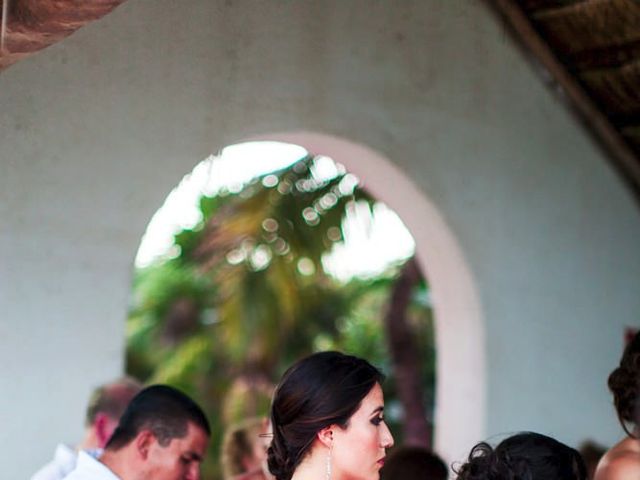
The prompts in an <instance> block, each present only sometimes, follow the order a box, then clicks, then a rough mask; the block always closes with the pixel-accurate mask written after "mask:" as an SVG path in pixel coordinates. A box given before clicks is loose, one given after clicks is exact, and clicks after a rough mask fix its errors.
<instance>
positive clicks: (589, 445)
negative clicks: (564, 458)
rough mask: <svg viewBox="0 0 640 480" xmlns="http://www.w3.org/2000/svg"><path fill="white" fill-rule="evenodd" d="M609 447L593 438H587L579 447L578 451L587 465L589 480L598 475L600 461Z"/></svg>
mask: <svg viewBox="0 0 640 480" xmlns="http://www.w3.org/2000/svg"><path fill="white" fill-rule="evenodd" d="M606 451H607V449H606V448H605V447H603V446H602V445H600V444H598V443H596V442H594V441H593V440H585V441H584V442H582V443H581V444H580V446H579V447H578V452H580V455H582V459H583V460H584V464H585V466H586V467H587V476H588V477H589V480H593V479H594V478H595V475H596V468H597V466H598V462H600V459H601V458H602V456H603V455H604V454H605V452H606Z"/></svg>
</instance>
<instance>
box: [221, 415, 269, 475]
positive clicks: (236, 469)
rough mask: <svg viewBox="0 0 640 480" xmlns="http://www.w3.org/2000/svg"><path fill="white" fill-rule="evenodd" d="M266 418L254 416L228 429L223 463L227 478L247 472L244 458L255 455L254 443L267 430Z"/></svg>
mask: <svg viewBox="0 0 640 480" xmlns="http://www.w3.org/2000/svg"><path fill="white" fill-rule="evenodd" d="M265 422H266V419H265V418H263V417H253V418H248V419H246V420H243V421H242V422H238V423H236V424H234V425H232V426H231V427H229V429H228V430H227V431H226V433H225V435H224V439H223V441H222V448H221V458H220V460H221V462H220V463H221V464H222V473H223V477H224V478H225V479H229V478H232V477H234V476H236V475H239V474H241V473H245V466H244V463H243V460H244V459H245V458H247V457H253V454H254V451H253V448H254V445H255V444H256V442H257V441H258V440H259V435H260V434H261V433H264V431H265Z"/></svg>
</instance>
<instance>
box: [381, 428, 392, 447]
mask: <svg viewBox="0 0 640 480" xmlns="http://www.w3.org/2000/svg"><path fill="white" fill-rule="evenodd" d="M381 440H382V447H383V448H391V447H393V435H391V431H390V430H389V427H387V424H386V423H385V424H384V430H383V431H382V438H381Z"/></svg>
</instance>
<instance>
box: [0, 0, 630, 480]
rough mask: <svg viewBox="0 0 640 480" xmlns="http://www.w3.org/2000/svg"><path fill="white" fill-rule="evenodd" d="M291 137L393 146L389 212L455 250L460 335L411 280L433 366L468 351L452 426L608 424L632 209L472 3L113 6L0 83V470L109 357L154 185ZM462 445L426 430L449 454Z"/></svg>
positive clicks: (66, 435) (41, 442)
mask: <svg viewBox="0 0 640 480" xmlns="http://www.w3.org/2000/svg"><path fill="white" fill-rule="evenodd" d="M298 130H305V131H311V132H318V133H322V134H329V135H333V136H337V137H341V138H346V139H349V140H350V141H351V142H354V143H355V144H359V145H363V146H366V147H368V148H370V149H372V150H373V151H375V152H377V153H378V154H379V155H380V156H382V157H386V158H388V159H390V160H391V161H392V162H393V163H394V168H395V169H396V170H398V171H399V172H401V173H403V175H404V176H405V177H406V178H410V179H411V182H412V185H415V187H416V189H417V191H419V192H420V193H421V194H422V195H423V196H424V202H422V203H420V202H419V203H416V204H413V205H411V204H405V203H403V202H398V205H395V208H396V209H397V210H398V211H399V213H400V215H401V216H402V217H403V218H405V219H406V218H407V217H410V218H411V219H412V220H411V222H410V223H411V224H412V225H416V224H417V223H419V221H418V220H417V218H419V215H420V212H423V209H424V208H426V207H425V205H430V206H432V207H433V208H434V210H435V211H436V212H437V214H438V218H441V219H442V223H441V224H438V226H439V227H441V228H446V229H447V235H450V237H451V238H452V241H455V242H456V249H454V250H456V251H458V250H457V249H458V248H459V253H460V256H461V258H460V259H459V263H460V265H463V266H464V268H465V269H467V271H468V273H469V278H468V279H467V280H469V282H471V283H472V285H470V286H469V291H470V292H471V293H470V296H471V297H473V296H474V295H477V309H478V311H477V312H475V313H474V312H472V311H467V312H466V313H465V311H464V309H462V310H461V311H459V312H458V313H459V314H460V315H461V316H463V317H465V315H468V318H467V320H469V322H471V323H470V324H471V325H473V328H475V330H467V329H459V330H460V331H457V335H451V332H450V331H449V333H447V334H446V335H441V333H442V328H443V327H442V324H443V323H445V320H446V317H447V312H449V314H451V312H453V311H455V309H454V310H451V309H450V308H452V303H455V292H452V291H451V290H449V288H450V286H451V285H454V284H455V278H453V279H451V280H448V281H445V279H443V276H442V275H436V276H435V277H434V276H433V275H431V276H430V280H431V281H432V282H433V283H434V287H436V284H437V287H436V288H440V291H446V292H447V294H446V295H444V298H443V296H441V298H440V299H438V298H436V301H437V302H443V303H445V304H446V305H448V307H446V308H443V307H440V306H438V305H437V306H436V307H437V308H438V309H439V311H440V312H443V313H442V315H440V314H439V316H438V322H439V325H438V329H439V339H440V341H441V343H440V345H439V347H440V353H441V355H442V357H441V358H445V357H447V355H449V357H448V358H450V359H451V361H450V362H449V365H451V366H452V367H453V366H455V367H456V368H457V369H458V371H460V370H461V369H465V368H477V365H465V364H464V363H462V364H459V365H456V359H458V360H459V359H463V358H465V357H464V355H463V354H461V355H457V354H456V353H455V351H456V349H457V350H460V351H467V350H478V351H480V352H481V353H480V354H479V356H480V358H484V359H485V360H486V369H485V368H481V370H482V373H483V374H484V375H486V384H485V385H484V389H485V390H484V391H485V392H486V393H482V392H481V395H482V397H484V398H477V399H474V398H469V404H473V403H474V402H477V405H475V407H469V408H470V411H472V412H474V411H476V410H479V411H480V412H481V413H482V414H481V415H480V417H481V418H477V419H476V421H475V422H474V424H473V425H471V427H470V431H471V432H479V433H478V435H477V436H489V435H494V434H497V433H499V432H506V431H515V430H519V429H523V428H526V429H534V430H538V431H542V432H546V433H550V434H552V435H556V436H558V437H559V438H560V439H561V440H564V441H567V442H569V443H576V442H577V441H579V440H581V439H583V438H585V437H587V436H589V437H592V438H595V439H597V440H599V441H601V442H605V443H610V442H612V441H613V440H614V438H616V436H618V435H619V434H620V430H619V428H618V427H617V426H616V424H615V420H614V416H613V414H612V411H611V408H610V400H609V397H608V394H607V392H606V389H605V387H604V382H605V377H606V375H607V373H608V371H609V370H610V369H611V368H612V366H613V365H614V363H615V362H616V360H617V358H618V356H619V351H620V348H621V337H622V329H623V326H624V325H632V324H634V323H636V324H637V322H638V321H637V312H638V311H640V296H638V295H637V292H638V291H639V288H638V287H639V284H640V250H639V249H638V248H637V244H638V239H640V217H639V216H638V210H637V206H636V205H635V204H634V203H633V201H632V199H631V197H630V195H629V194H628V192H627V191H626V190H625V189H624V187H623V186H622V184H621V182H620V181H619V179H618V178H617V177H616V175H615V174H614V173H613V172H612V170H611V169H610V168H609V167H608V165H607V163H606V161H605V159H604V157H603V155H602V154H601V153H600V151H599V150H598V149H597V148H596V147H595V146H594V144H593V142H592V141H591V140H590V138H589V137H588V136H587V135H586V134H585V133H584V132H583V131H582V129H581V128H580V127H579V125H578V124H577V123H576V122H575V121H574V119H573V118H572V117H571V116H570V115H569V114H568V113H567V112H566V111H565V109H564V108H563V107H562V106H560V105H558V104H557V103H556V102H555V100H554V98H553V96H552V95H551V94H550V93H549V92H548V91H547V90H546V89H545V88H544V86H543V85H542V84H541V83H540V81H539V79H538V78H537V77H536V75H535V74H534V73H533V72H532V70H531V68H530V67H529V65H528V64H527V63H526V62H525V61H524V60H523V59H522V57H521V55H520V54H519V52H518V51H517V49H515V48H514V46H513V45H512V44H511V43H510V42H509V41H508V39H507V35H506V34H505V32H504V31H502V29H501V27H500V26H499V25H498V24H496V22H495V21H494V19H493V18H492V17H491V16H490V15H489V13H488V12H487V11H486V8H485V6H484V5H483V4H482V3H481V2H479V1H474V0H472V1H468V0H467V1H464V0H447V1H446V2H444V1H439V0H429V1H422V0H416V1H406V2H403V3H402V4H401V5H398V4H391V2H376V1H372V0H358V1H351V2H340V1H325V2H313V3H311V2H301V1H298V2H293V1H290V2H268V1H249V0H244V1H235V2H222V1H210V0H183V1H180V2H175V1H170V0H130V1H129V2H127V3H126V4H124V5H123V6H121V7H119V8H118V9H116V10H115V11H114V12H113V13H112V14H111V15H109V16H108V17H106V18H104V19H103V20H101V21H99V22H97V23H95V24H92V25H90V26H88V27H86V28H84V29H82V30H81V31H79V32H77V33H76V34H74V35H73V36H71V37H70V38H68V39H67V40H65V41H64V42H62V43H60V44H57V45H55V46H53V47H50V48H48V49H47V50H45V51H43V52H41V53H40V54H38V55H36V56H34V57H32V58H29V59H27V60H25V61H22V62H20V63H19V64H17V65H15V66H13V67H11V68H10V69H8V70H7V71H6V72H3V73H2V74H1V75H0V168H1V169H2V170H1V174H0V269H1V270H0V309H1V311H2V312H3V315H2V318H1V320H0V342H1V343H0V382H1V384H2V387H3V390H2V391H3V393H4V394H3V395H2V396H1V397H0V422H1V423H2V425H3V435H2V436H0V452H3V453H2V455H3V458H4V459H5V462H4V467H3V472H4V474H5V476H6V477H7V478H20V477H22V478H24V477H25V476H27V475H28V474H29V473H30V472H31V471H33V470H34V469H35V468H37V467H38V466H39V465H40V464H41V463H42V462H44V461H46V460H47V459H48V457H49V456H50V455H51V453H52V450H53V447H54V445H55V443H56V442H57V441H60V440H66V441H74V440H75V439H77V438H78V436H79V435H80V430H81V418H82V409H83V406H84V403H85V401H86V395H87V394H88V392H89V390H90V388H91V387H92V386H93V385H94V384H96V383H99V382H102V381H104V380H107V379H109V378H111V377H113V376H114V375H116V374H117V373H119V372H120V371H121V369H122V361H123V360H122V353H123V348H124V345H123V334H124V318H125V312H126V309H127V296H128V291H129V279H130V270H131V266H132V260H133V256H134V254H135V252H136V249H137V246H138V242H139V239H140V237H141V235H142V233H143V231H144V228H145V226H146V223H147V222H148V220H149V219H150V217H151V215H152V214H153V212H154V211H155V209H157V208H158V207H159V206H160V204H161V202H162V200H163V198H164V196H165V195H166V194H167V193H168V192H169V190H170V189H171V188H172V187H173V186H174V185H175V184H176V183H177V182H178V180H179V179H180V178H181V176H182V175H183V174H184V173H186V172H187V171H189V170H190V169H191V168H192V167H193V166H194V165H195V164H196V163H197V162H199V161H200V160H202V159H203V158H205V157H206V156H207V155H208V154H209V153H211V152H213V151H216V150H218V149H219V148H221V147H223V146H224V145H227V144H230V143H234V142H236V141H239V140H242V139H244V138H247V137H251V136H257V135H263V134H267V133H270V132H292V131H298ZM320 153H322V152H320ZM345 163H347V165H349V162H345ZM359 168H360V169H361V171H359V172H358V173H360V175H361V176H363V177H364V178H365V181H371V182H373V183H374V184H378V185H379V184H380V183H381V182H382V180H381V179H380V178H379V177H378V176H376V175H377V173H376V172H379V169H378V170H376V169H372V171H371V172H370V175H371V177H372V178H370V179H367V176H366V175H367V172H366V169H365V168H363V167H362V165H360V167H359ZM393 188H394V187H393V186H390V187H389V188H388V189H386V190H385V189H382V190H384V191H386V192H392V191H393ZM389 203H392V202H389ZM431 218H433V217H432V216H430V215H427V214H426V213H425V215H424V222H425V232H427V233H425V234H424V235H419V236H418V237H419V238H418V240H419V242H420V244H421V245H419V246H418V249H419V251H424V252H429V254H428V255H429V256H432V257H435V256H437V255H438V251H437V249H434V248H433V246H431V247H430V246H428V245H424V243H425V242H428V241H429V239H430V238H437V236H438V234H437V232H433V229H432V230H431V233H430V234H429V231H430V230H429V228H430V224H429V222H430V219H431ZM410 226H411V225H410ZM431 227H433V225H431ZM443 255H444V256H445V257H449V256H451V255H452V253H451V251H447V250H446V249H445V250H443ZM425 266H426V269H427V272H428V274H429V265H428V264H427V262H425ZM445 287H446V288H445ZM471 303H473V302H471ZM470 310H473V308H471V309H470ZM465 318H466V317H465ZM474 319H475V320H474ZM465 321H466V320H465ZM473 321H476V322H482V323H481V324H480V325H478V324H477V323H476V324H473ZM462 323H464V322H462ZM474 332H479V335H475V333H474ZM482 332H484V336H485V340H484V341H483V340H482ZM445 352H446V353H445ZM452 352H453V353H452ZM456 355H457V356H456ZM480 367H483V365H481V366H480ZM440 373H441V374H442V373H443V371H442V370H440ZM460 375H461V377H460V378H464V374H460ZM481 390H482V389H481ZM439 395H440V394H439ZM439 399H442V398H441V397H440V396H439ZM478 406H479V408H478ZM439 408H446V407H445V406H443V405H440V407H439ZM462 408H463V407H460V411H459V412H457V413H459V414H460V415H465V414H466V413H465V411H463V410H462ZM474 408H475V410H474ZM452 413H453V414H455V413H456V412H455V411H454V412H452ZM450 421H452V420H450ZM451 425H454V424H453V423H451ZM440 427H443V425H442V424H441V425H440ZM441 430H442V428H441ZM472 436H476V434H475V433H474V434H473V435H472ZM479 439H480V438H477V439H476V440H479ZM469 440H470V438H469V436H468V435H467V434H466V433H465V432H464V431H462V429H461V427H460V426H458V427H456V429H449V430H448V431H445V432H443V431H439V432H438V445H439V446H440V447H441V448H442V449H443V452H444V453H445V455H446V456H447V457H448V458H449V459H450V460H453V459H455V458H459V455H460V453H461V452H462V451H464V450H465V449H466V448H467V443H468V442H469Z"/></svg>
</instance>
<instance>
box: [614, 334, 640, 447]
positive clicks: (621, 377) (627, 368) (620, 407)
mask: <svg viewBox="0 0 640 480" xmlns="http://www.w3.org/2000/svg"><path fill="white" fill-rule="evenodd" d="M608 384H609V390H611V393H612V394H613V404H614V405H615V407H616V412H617V414H618V420H620V424H621V425H622V428H623V429H624V431H625V432H627V434H628V435H629V436H631V437H634V432H633V430H634V429H637V428H638V427H640V331H639V332H638V333H636V335H635V336H634V337H633V339H632V340H631V341H630V342H629V343H628V344H627V347H626V348H625V349H624V353H623V354H622V358H621V359H620V365H619V366H618V368H616V369H615V370H614V371H613V372H611V374H610V375H609V381H608ZM635 433H636V435H637V434H638V432H637V431H636V432H635ZM635 438H637V437H635Z"/></svg>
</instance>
